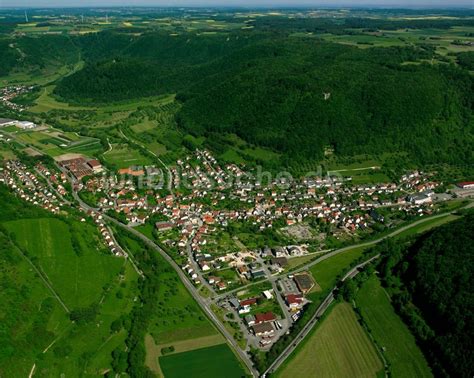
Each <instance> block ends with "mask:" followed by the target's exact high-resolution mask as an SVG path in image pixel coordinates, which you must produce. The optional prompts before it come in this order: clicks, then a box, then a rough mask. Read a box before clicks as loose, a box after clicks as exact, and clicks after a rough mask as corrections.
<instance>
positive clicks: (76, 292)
mask: <svg viewBox="0 0 474 378" xmlns="http://www.w3.org/2000/svg"><path fill="white" fill-rule="evenodd" d="M25 206H26V205H25ZM26 208H28V207H26ZM38 214H40V213H38ZM9 216H10V215H9ZM20 216H21V215H20ZM1 225H2V226H3V227H4V229H5V230H7V231H8V232H9V233H11V235H12V238H13V239H12V240H14V243H15V244H16V245H18V246H19V248H21V252H20V250H18V249H17V248H16V247H12V246H8V245H7V248H8V249H7V251H8V254H7V255H2V256H1V258H0V264H1V266H2V267H3V268H2V272H6V274H5V275H4V276H3V281H2V284H1V288H2V289H1V290H0V292H1V294H0V299H1V301H2V304H3V305H4V307H2V308H4V309H8V312H4V311H3V310H0V319H2V324H4V325H5V326H6V328H5V331H6V333H5V335H8V343H6V342H4V343H3V342H2V344H3V345H4V348H6V349H4V352H5V351H7V350H8V348H15V352H14V354H13V355H12V356H10V352H8V353H6V354H5V353H2V355H3V356H4V357H6V359H4V360H0V374H1V375H2V376H3V375H5V376H27V375H28V374H29V372H30V370H31V368H32V366H33V364H36V373H35V374H38V375H40V376H61V375H65V376H79V375H81V374H85V375H87V376H97V375H102V372H103V371H105V370H107V369H109V368H110V365H111V361H112V355H111V353H112V351H113V350H114V349H115V348H121V349H124V348H125V344H124V342H125V338H126V335H127V334H126V332H125V331H124V330H123V329H119V330H118V331H117V332H112V331H111V329H110V326H111V323H112V322H113V321H115V320H117V319H118V318H120V317H121V316H122V315H126V314H128V313H129V311H130V310H131V308H132V306H133V299H134V298H135V296H136V289H137V282H136V281H137V274H136V272H135V271H134V270H133V268H132V267H131V265H130V264H127V263H126V261H125V260H123V259H119V258H116V257H113V256H111V255H110V253H109V251H108V249H107V248H106V247H105V246H104V245H103V244H102V241H101V240H100V239H99V235H98V233H97V230H96V229H95V227H94V226H92V225H89V224H87V223H80V222H77V221H73V220H67V221H65V220H61V219H58V218H32V219H19V220H14V221H5V222H3V223H2V224H1ZM0 234H1V232H0ZM0 236H1V235H0ZM2 243H3V244H5V243H4V242H3V241H2ZM22 253H23V254H24V255H25V256H26V257H28V258H29V260H30V261H28V260H27V259H26V257H22ZM33 267H34V268H33ZM35 269H37V272H36V271H35ZM56 295H57V296H58V297H59V299H58V298H57V297H56ZM60 301H62V302H63V303H64V305H65V306H66V308H65V307H64V306H63V305H62V304H61V302H60ZM86 308H87V309H92V308H94V309H95V310H94V313H95V315H94V316H93V317H92V318H87V319H86V318H84V320H78V321H76V322H72V321H71V320H70V313H68V311H70V312H76V311H77V310H79V309H81V311H83V310H84V309H86ZM17 309H18V311H20V313H18V314H17V312H18V311H17ZM7 319H8V320H7Z"/></svg>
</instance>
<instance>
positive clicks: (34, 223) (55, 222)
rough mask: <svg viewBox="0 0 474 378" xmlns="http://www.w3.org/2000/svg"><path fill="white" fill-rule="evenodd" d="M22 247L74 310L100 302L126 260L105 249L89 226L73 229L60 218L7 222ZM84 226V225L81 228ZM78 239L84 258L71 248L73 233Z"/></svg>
mask: <svg viewBox="0 0 474 378" xmlns="http://www.w3.org/2000/svg"><path fill="white" fill-rule="evenodd" d="M4 226H5V228H6V229H7V230H8V231H10V232H13V233H14V234H15V236H16V238H17V240H18V243H19V244H20V246H21V247H23V248H25V249H26V250H27V251H28V252H29V254H30V255H31V256H34V257H35V259H36V260H37V264H38V267H39V268H40V269H41V270H42V271H43V272H44V273H45V275H46V276H47V277H48V278H49V280H50V281H51V283H52V284H53V286H54V287H56V288H57V291H58V293H59V295H60V297H61V298H62V299H63V301H64V302H65V303H66V304H67V305H70V306H71V307H81V306H87V305H89V304H90V303H92V302H93V301H94V300H97V299H98V295H97V288H102V287H103V286H104V285H105V284H106V283H108V282H109V281H110V280H111V279H112V278H113V277H114V276H115V275H117V274H118V273H119V271H120V269H121V267H122V266H123V264H124V261H123V260H121V259H118V258H115V257H113V256H112V255H110V254H108V255H106V254H105V253H108V252H107V250H105V247H104V246H103V245H102V243H101V241H99V239H98V237H97V236H96V233H95V232H96V231H95V230H94V229H93V228H92V227H91V226H88V225H84V227H79V226H77V225H76V224H73V226H72V227H73V228H71V227H70V226H69V225H68V224H67V223H65V222H63V221H61V220H59V219H50V218H47V219H24V220H18V221H11V222H6V223H5V224H4ZM81 226H82V225H81ZM71 232H74V234H75V235H76V236H75V237H76V238H77V239H78V240H79V243H80V245H81V247H82V248H81V251H82V252H81V255H78V254H77V252H75V251H74V249H73V247H72V244H71V243H72V242H71V238H72V234H71Z"/></svg>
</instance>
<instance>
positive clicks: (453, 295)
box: [380, 213, 474, 377]
mask: <svg viewBox="0 0 474 378" xmlns="http://www.w3.org/2000/svg"><path fill="white" fill-rule="evenodd" d="M380 271H381V275H382V278H383V280H384V282H385V284H386V285H387V286H388V289H389V291H390V292H393V293H395V295H394V296H393V303H394V305H395V307H396V308H397V309H398V311H399V313H400V314H401V315H402V317H403V318H404V320H405V321H406V322H407V323H408V325H409V326H410V328H411V329H412V331H413V333H414V334H415V336H416V337H417V340H418V342H419V343H420V344H421V347H422V349H423V351H424V353H425V354H426V356H427V358H428V361H429V362H430V365H431V367H432V369H433V372H434V373H435V376H439V377H441V376H450V377H472V376H473V374H474V353H473V348H472V340H473V339H474V326H473V324H474V297H473V293H474V213H471V215H467V216H465V217H464V218H462V219H460V220H457V221H453V222H451V223H450V224H448V225H445V226H442V227H439V228H437V229H435V230H433V231H431V232H429V233H428V234H426V235H424V236H422V237H420V238H419V239H418V240H417V241H416V242H415V243H414V244H413V245H412V246H411V247H409V248H408V249H400V248H399V246H395V245H394V246H392V248H391V249H390V248H388V249H387V251H386V256H385V257H384V261H383V262H382V265H381V269H380Z"/></svg>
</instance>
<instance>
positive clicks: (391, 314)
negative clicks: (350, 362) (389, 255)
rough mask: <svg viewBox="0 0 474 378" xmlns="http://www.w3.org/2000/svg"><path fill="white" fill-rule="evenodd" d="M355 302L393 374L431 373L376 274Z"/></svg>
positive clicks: (429, 375)
mask: <svg viewBox="0 0 474 378" xmlns="http://www.w3.org/2000/svg"><path fill="white" fill-rule="evenodd" d="M356 303H357V306H358V307H359V309H360V311H361V313H362V317H363V319H364V320H365V322H366V324H367V326H368V328H369V330H370V332H371V334H372V336H373V338H374V339H375V342H376V343H377V344H378V345H379V347H381V348H383V350H384V352H383V353H384V355H385V358H386V359H387V362H388V363H389V364H390V370H391V373H392V375H393V377H395V378H397V377H431V376H432V374H431V371H430V369H429V367H428V364H427V362H426V360H425V358H424V356H423V354H422V353H421V351H420V349H419V348H418V346H417V345H416V343H415V338H414V337H413V335H412V334H411V333H410V331H409V330H408V328H407V326H406V325H405V324H404V323H403V322H402V320H401V319H400V318H399V317H398V315H397V314H396V313H395V310H394V309H393V307H392V305H391V303H390V300H389V298H388V294H387V293H386V292H385V291H384V289H383V288H382V286H381V285H380V282H379V280H378V279H377V277H376V276H373V277H371V278H370V279H369V280H368V281H367V282H365V283H364V284H363V285H362V287H361V289H360V290H359V292H358V293H357V297H356Z"/></svg>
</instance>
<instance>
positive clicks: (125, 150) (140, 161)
mask: <svg viewBox="0 0 474 378" xmlns="http://www.w3.org/2000/svg"><path fill="white" fill-rule="evenodd" d="M103 156H104V159H105V160H106V161H107V162H109V163H111V164H114V165H116V166H117V167H118V168H127V167H130V166H132V165H149V164H151V163H152V161H151V159H149V158H148V157H146V156H144V155H142V154H141V153H140V151H138V150H136V149H133V148H131V147H129V146H128V145H127V144H113V145H112V151H110V152H106V153H104V155H103Z"/></svg>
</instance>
